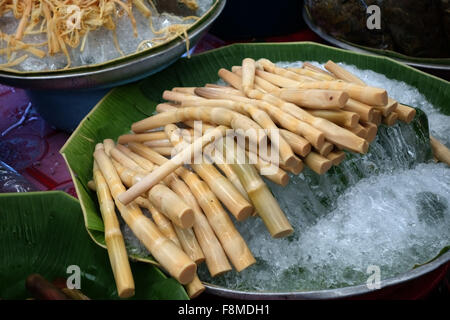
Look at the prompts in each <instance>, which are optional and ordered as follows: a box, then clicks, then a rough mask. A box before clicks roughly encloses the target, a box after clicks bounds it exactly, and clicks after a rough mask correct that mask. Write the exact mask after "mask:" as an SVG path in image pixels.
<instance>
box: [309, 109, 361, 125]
mask: <svg viewBox="0 0 450 320" xmlns="http://www.w3.org/2000/svg"><path fill="white" fill-rule="evenodd" d="M308 112H309V113H311V114H312V115H313V116H315V117H319V118H324V119H327V120H328V121H331V122H333V123H335V124H337V125H338V126H341V127H346V128H354V127H356V125H357V124H358V122H359V119H360V116H359V114H358V113H355V112H349V111H343V110H339V111H338V110H308Z"/></svg>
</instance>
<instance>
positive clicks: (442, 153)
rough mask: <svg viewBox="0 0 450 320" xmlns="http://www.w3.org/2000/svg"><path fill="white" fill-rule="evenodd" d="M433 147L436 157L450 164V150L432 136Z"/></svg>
mask: <svg viewBox="0 0 450 320" xmlns="http://www.w3.org/2000/svg"><path fill="white" fill-rule="evenodd" d="M430 142H431V148H432V149H433V154H434V157H435V158H436V159H438V160H439V161H440V162H443V163H446V164H448V165H449V166H450V150H449V149H448V148H447V147H446V146H445V145H444V144H442V143H441V142H440V141H439V140H437V139H436V138H434V137H432V136H430Z"/></svg>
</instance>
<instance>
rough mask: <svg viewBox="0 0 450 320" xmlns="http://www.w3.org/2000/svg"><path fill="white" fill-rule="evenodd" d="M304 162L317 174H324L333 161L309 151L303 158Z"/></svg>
mask: <svg viewBox="0 0 450 320" xmlns="http://www.w3.org/2000/svg"><path fill="white" fill-rule="evenodd" d="M304 161H305V164H306V165H307V166H308V167H309V168H310V169H311V170H313V171H314V172H315V173H317V174H324V173H325V172H327V171H328V170H330V168H331V167H332V166H333V161H332V160H329V159H327V158H325V157H323V156H321V155H320V154H318V153H316V152H314V151H311V152H310V153H309V154H308V155H307V156H306V157H305V158H304Z"/></svg>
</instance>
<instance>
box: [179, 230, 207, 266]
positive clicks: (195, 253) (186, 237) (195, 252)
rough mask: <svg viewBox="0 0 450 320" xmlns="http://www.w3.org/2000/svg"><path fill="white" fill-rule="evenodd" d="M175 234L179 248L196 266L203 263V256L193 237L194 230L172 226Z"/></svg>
mask: <svg viewBox="0 0 450 320" xmlns="http://www.w3.org/2000/svg"><path fill="white" fill-rule="evenodd" d="M174 228H175V232H176V233H177V236H178V239H179V240H180V243H181V248H182V249H183V251H184V252H186V254H187V255H188V257H189V258H191V259H192V261H194V262H195V263H196V264H200V263H202V262H203V261H205V255H204V254H203V251H202V249H201V247H200V244H199V243H198V241H197V238H196V237H195V234H194V230H193V229H192V228H187V229H182V228H180V227H177V226H175V225H174Z"/></svg>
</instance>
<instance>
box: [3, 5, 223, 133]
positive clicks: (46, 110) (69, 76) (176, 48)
mask: <svg viewBox="0 0 450 320" xmlns="http://www.w3.org/2000/svg"><path fill="white" fill-rule="evenodd" d="M225 3H226V1H225V0H218V1H216V2H215V3H214V5H213V7H212V8H211V9H210V10H209V11H208V13H207V14H205V15H204V16H203V17H202V18H201V19H200V20H198V21H197V22H196V23H194V24H193V25H192V26H191V27H190V28H189V29H188V37H189V42H190V45H191V47H193V46H195V44H196V43H197V42H198V40H199V39H200V38H201V36H202V35H203V34H205V33H206V31H207V30H208V28H209V27H210V26H211V24H212V23H213V22H214V21H215V19H216V18H217V17H218V16H219V15H220V13H221V12H222V10H223V8H224V6H225ZM185 52H186V41H185V40H184V39H181V38H180V37H177V38H175V39H173V40H171V41H169V42H167V43H165V44H164V45H162V46H157V47H155V48H153V49H148V50H145V51H142V52H139V53H136V54H133V55H130V56H126V57H124V58H121V59H116V60H113V61H111V62H107V63H104V64H101V65H99V66H87V67H80V68H74V69H73V70H61V71H55V72H49V73H46V72H42V73H30V74H26V73H23V74H17V73H11V72H7V71H0V83H2V84H6V85H10V86H13V87H19V88H25V89H27V93H28V95H29V97H30V99H31V101H32V103H33V105H34V107H36V109H37V110H38V111H39V113H40V114H41V115H42V116H43V117H44V118H45V119H46V120H47V121H48V122H49V123H50V124H52V125H54V126H56V127H57V128H59V129H62V130H65V131H68V132H71V131H73V130H74V129H75V128H76V126H77V125H78V123H79V122H80V120H81V119H83V117H84V116H85V115H86V114H87V113H88V112H89V110H90V109H91V108H92V107H93V106H94V105H95V104H96V103H97V102H98V101H99V100H100V99H101V98H102V97H103V96H104V95H105V94H106V93H107V92H108V90H109V89H110V88H112V87H115V86H118V85H123V84H126V83H130V82H133V81H137V80H140V79H142V78H144V77H146V76H149V75H151V74H154V73H156V72H158V71H160V70H163V69H165V68H167V66H169V65H170V64H172V63H174V62H175V61H176V60H177V59H179V58H180V57H181V56H182V55H183V54H184V53H185Z"/></svg>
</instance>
